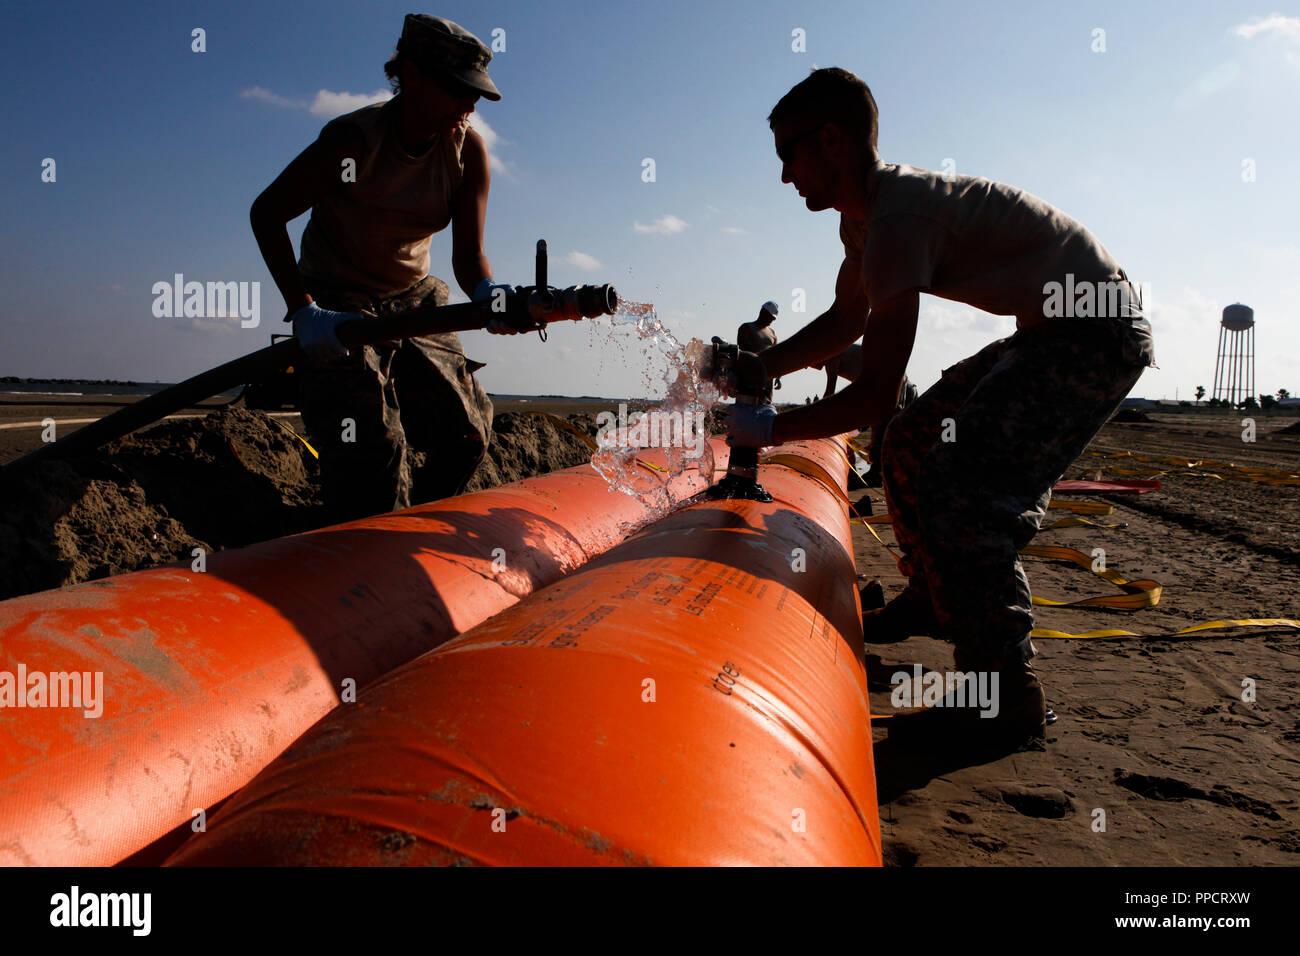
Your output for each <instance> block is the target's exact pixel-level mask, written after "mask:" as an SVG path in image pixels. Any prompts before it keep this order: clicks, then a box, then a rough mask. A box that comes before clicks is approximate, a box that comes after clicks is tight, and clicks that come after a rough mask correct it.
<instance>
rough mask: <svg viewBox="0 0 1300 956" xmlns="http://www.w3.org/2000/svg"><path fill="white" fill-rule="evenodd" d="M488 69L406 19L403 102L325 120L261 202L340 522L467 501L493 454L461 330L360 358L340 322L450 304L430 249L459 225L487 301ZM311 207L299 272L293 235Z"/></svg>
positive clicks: (266, 254) (465, 255)
mask: <svg viewBox="0 0 1300 956" xmlns="http://www.w3.org/2000/svg"><path fill="white" fill-rule="evenodd" d="M491 58H492V54H491V52H490V51H489V50H488V48H487V47H486V46H485V45H484V44H483V43H482V42H481V41H480V40H479V39H478V38H477V37H475V36H474V35H473V34H471V33H469V32H468V31H466V30H464V29H463V28H461V27H460V26H458V25H457V24H455V23H452V22H451V21H450V20H444V19H442V18H440V17H433V16H427V15H423V14H420V15H416V14H411V15H408V16H407V17H406V21H405V23H404V25H403V29H402V36H401V39H400V40H399V41H398V44H397V52H396V54H395V55H394V56H393V57H392V58H391V59H390V60H389V61H388V63H387V64H385V67H384V72H385V73H386V74H387V76H388V78H389V80H390V82H391V84H392V86H393V89H394V93H395V95H394V96H393V98H392V99H390V100H388V101H387V102H384V103H379V104H374V105H372V106H366V107H363V108H362V109H359V110H356V111H354V112H352V113H348V114H346V115H344V116H339V117H337V118H336V119H334V120H332V121H330V122H329V123H327V124H326V125H325V127H324V128H323V129H322V130H321V133H320V136H319V138H318V139H317V140H316V142H314V143H312V144H311V145H310V146H308V147H307V148H306V149H305V150H303V152H302V153H301V154H300V155H299V156H298V157H297V158H296V159H294V160H293V162H291V163H290V164H289V166H288V167H287V168H286V169H285V170H284V171H283V172H282V173H281V174H280V175H279V176H278V177H277V178H276V180H275V182H273V183H272V184H271V185H270V186H269V187H267V189H266V190H265V191H264V192H263V193H262V194H261V195H260V196H258V197H257V200H256V201H255V202H254V203H253V207H252V212H251V217H250V218H251V220H252V226H253V233H254V235H255V236H256V237H257V242H258V246H259V248H260V249H261V252H262V256H263V258H264V259H265V260H266V264H267V267H268V269H269V270H270V272H271V275H272V277H273V278H274V279H275V283H276V285H277V286H278V287H279V289H280V292H281V293H282V294H283V296H284V299H285V303H286V305H287V306H288V315H287V317H286V321H290V320H291V321H292V322H293V327H294V333H295V334H296V335H297V337H298V339H299V340H300V342H301V343H302V346H303V349H304V351H306V353H307V355H308V357H309V359H310V360H311V361H310V362H309V363H308V364H307V365H306V366H305V367H301V368H299V369H298V370H297V374H296V375H295V378H297V379H298V380H299V383H300V386H299V394H300V401H299V409H300V410H301V412H302V415H303V420H304V422H305V424H306V426H307V430H308V432H309V433H310V435H311V437H312V439H313V442H314V443H315V445H316V447H317V449H318V451H319V453H320V460H321V478H322V483H323V485H324V491H325V499H326V504H327V506H329V507H330V509H331V511H332V514H331V518H332V519H334V520H343V519H347V518H352V517H359V516H362V515H369V514H376V513H382V512H387V511H391V510H394V509H398V508H405V507H408V506H410V505H412V504H416V503H419V502H422V501H428V500H432V499H435V498H441V497H444V496H446V495H452V494H458V493H459V492H460V491H462V490H463V489H464V487H465V484H466V483H467V482H468V481H469V478H470V476H471V475H473V473H474V471H475V469H476V468H477V466H478V464H479V463H480V462H481V461H482V460H483V457H484V456H485V454H486V450H487V445H488V441H489V440H490V438H491V435H492V402H491V400H490V399H489V398H488V397H487V394H486V393H485V392H484V391H483V388H482V387H481V386H480V385H479V383H478V380H477V379H476V378H475V376H474V372H475V370H477V369H479V368H482V367H483V366H482V364H481V363H478V362H474V361H472V360H470V359H468V358H467V357H466V356H465V353H464V350H463V349H462V348H461V344H460V339H459V337H458V336H457V335H456V334H455V333H446V334H440V335H429V336H420V337H416V338H410V339H406V340H404V341H401V342H392V343H383V344H379V345H367V346H364V347H361V348H357V349H353V350H352V351H351V352H349V350H348V349H346V348H344V347H343V346H342V345H341V344H340V343H339V341H338V338H337V337H336V336H335V334H334V327H335V325H337V323H338V322H340V321H341V320H343V319H346V318H355V317H357V314H358V313H360V312H362V311H366V312H368V313H371V314H373V315H376V316H382V315H385V314H388V313H391V312H396V311H402V310H405V309H410V308H414V307H416V306H418V305H421V304H423V303H426V302H429V303H430V304H435V305H445V304H446V303H447V297H448V287H447V284H446V283H445V282H443V281H442V280H441V279H438V278H436V277H434V276H431V275H429V241H430V238H431V237H432V235H433V234H434V233H436V232H440V231H441V230H443V229H445V228H446V227H447V226H448V225H449V224H450V225H451V228H452V271H453V272H454V273H455V276H456V281H457V283H458V284H459V285H460V287H461V288H462V289H464V290H465V292H466V293H467V294H469V295H470V296H471V297H472V298H474V299H475V300H481V299H483V298H486V297H490V296H491V295H492V290H493V289H494V288H495V286H494V285H493V283H492V267H491V264H490V263H489V262H488V259H487V256H486V255H485V254H484V251H483V223H484V218H485V215H486V211H487V197H488V187H489V183H490V176H489V172H488V156H487V148H486V147H485V146H484V144H483V140H482V138H481V137H480V136H479V135H478V134H477V133H476V132H475V131H474V130H473V129H471V128H470V126H469V116H470V114H471V113H473V112H474V104H475V102H476V101H477V100H478V98H479V97H480V96H482V97H486V98H487V99H490V100H499V99H501V94H500V92H499V91H498V90H497V88H496V85H495V84H494V83H493V82H492V80H491V79H490V78H489V77H488V73H487V65H488V62H489V61H490V60H491ZM308 209H310V210H311V218H310V220H309V221H308V223H307V227H306V229H305V230H304V232H303V237H302V247H301V255H300V257H299V259H298V261H297V262H296V263H295V262H294V258H293V246H292V244H291V242H290V239H289V233H288V230H287V228H286V227H287V223H288V222H289V221H290V220H292V219H294V218H296V217H297V216H300V215H302V213H304V212H306V211H307V210H308ZM493 331H502V332H508V331H511V330H510V329H508V328H506V327H504V326H503V325H498V326H496V327H495V328H494V329H493ZM426 458H427V459H428V461H429V465H428V467H422V466H424V464H425V460H426Z"/></svg>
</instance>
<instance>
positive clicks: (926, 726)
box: [889, 648, 1048, 750]
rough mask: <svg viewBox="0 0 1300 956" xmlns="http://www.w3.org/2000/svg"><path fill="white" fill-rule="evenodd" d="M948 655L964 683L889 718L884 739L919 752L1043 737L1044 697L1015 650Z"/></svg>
mask: <svg viewBox="0 0 1300 956" xmlns="http://www.w3.org/2000/svg"><path fill="white" fill-rule="evenodd" d="M953 656H954V658H956V664H955V666H956V669H957V672H958V673H959V674H963V675H966V679H965V680H964V686H960V687H954V689H953V690H952V691H951V692H950V693H948V694H947V695H946V696H945V697H944V698H943V699H942V700H941V701H940V702H939V703H938V704H936V705H934V706H931V707H927V708H925V709H924V710H921V711H918V712H916V713H909V714H902V715H899V716H896V717H891V718H890V719H889V739H890V741H892V742H893V743H895V744H902V745H905V746H909V747H913V746H914V747H917V748H918V749H924V750H952V749H961V750H980V749H998V750H1014V749H1016V748H1017V747H1020V746H1021V745H1023V744H1026V743H1028V742H1030V741H1031V740H1035V739H1039V738H1042V737H1043V736H1044V734H1045V733H1046V729H1047V714H1048V710H1047V698H1046V697H1045V696H1044V694H1043V687H1042V685H1041V684H1040V683H1039V682H1038V676H1037V675H1036V674H1035V673H1034V669H1033V668H1032V667H1031V666H1030V665H1029V662H1028V661H1027V660H1023V659H1022V658H1021V656H1020V654H1019V653H1018V652H1012V653H1010V654H1009V655H1008V657H1007V658H1004V659H1003V660H1001V661H993V662H991V661H989V660H988V659H987V658H984V659H983V660H981V659H979V658H977V657H976V656H974V655H971V654H963V653H962V651H961V649H960V648H959V649H958V650H957V651H956V653H954V655H953ZM971 675H974V676H973V677H972V676H971ZM981 691H982V692H983V693H981ZM986 715H987V716H986Z"/></svg>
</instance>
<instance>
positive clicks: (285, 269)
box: [251, 212, 311, 315]
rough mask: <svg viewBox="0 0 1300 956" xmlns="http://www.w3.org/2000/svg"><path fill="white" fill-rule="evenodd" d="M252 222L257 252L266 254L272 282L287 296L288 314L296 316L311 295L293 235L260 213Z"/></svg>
mask: <svg viewBox="0 0 1300 956" xmlns="http://www.w3.org/2000/svg"><path fill="white" fill-rule="evenodd" d="M251 221H252V225H253V236H254V237H255V238H256V239H257V248H258V249H260V250H261V252H262V259H263V260H264V261H265V262H266V267H267V269H269V270H270V272H271V278H272V279H273V280H275V286H276V288H277V289H279V290H280V295H282V296H284V304H285V307H286V308H287V309H288V313H287V314H288V315H293V313H295V312H297V311H298V310H299V309H301V308H302V307H303V306H304V305H306V304H307V303H309V302H310V301H311V296H310V295H308V294H307V289H306V288H305V287H304V285H303V282H302V274H301V273H300V272H299V271H298V263H297V262H296V261H294V258H293V243H292V242H291V241H290V239H289V231H288V230H287V229H286V228H285V225H284V223H277V222H275V221H274V220H268V219H266V218H265V217H262V216H258V215H257V213H256V212H254V213H253V215H252V216H251Z"/></svg>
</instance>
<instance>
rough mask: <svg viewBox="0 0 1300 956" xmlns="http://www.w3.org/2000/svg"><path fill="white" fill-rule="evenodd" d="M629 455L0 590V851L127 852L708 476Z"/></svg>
mask: <svg viewBox="0 0 1300 956" xmlns="http://www.w3.org/2000/svg"><path fill="white" fill-rule="evenodd" d="M714 446H715V454H716V455H717V456H718V459H719V461H720V463H721V464H724V465H725V457H726V446H725V445H723V444H722V443H721V441H719V440H715V442H714ZM644 457H645V459H646V460H648V461H650V462H658V463H660V464H663V463H664V455H663V452H654V451H650V452H646V453H645V455H644ZM635 472H636V474H637V477H636V479H635V481H637V482H640V483H642V484H643V485H644V487H643V488H642V489H641V490H643V491H644V492H645V494H644V495H642V496H641V497H639V498H638V497H634V496H630V495H626V494H620V493H617V492H612V491H610V490H609V488H608V485H607V484H606V482H605V480H604V479H603V478H601V477H600V475H598V474H597V473H596V472H595V471H594V470H593V469H592V468H591V467H590V466H589V465H584V466H581V467H578V468H571V469H568V470H567V471H562V472H554V473H552V474H549V475H542V476H540V477H537V478H532V479H528V480H526V481H521V482H517V483H515V484H512V485H506V486H503V487H500V488H494V489H491V490H489V491H483V492H478V493H475V494H470V495H462V496H460V497H458V498H450V499H445V500H443V501H439V502H436V503H433V504H427V505H421V506H419V507H415V508H411V509H409V510H406V511H400V512H394V513H392V514H386V515H379V516H377V517H374V518H367V519H365V520H362V521H354V522H351V523H349V524H344V525H338V526H336V527H332V528H325V529H323V530H320V531H315V532H311V533H309V534H303V535H296V536H293V537H287V538H279V539H276V540H274V541H268V542H265V543H263V544H259V545H255V546H252V547H248V548H242V549H239V550H234V551H226V552H221V553H218V554H213V555H210V556H207V557H206V559H205V560H206V567H205V569H203V570H197V569H196V567H197V562H198V559H196V563H195V564H179V565H172V566H169V567H165V568H157V569H153V570H149V571H140V572H136V573H132V574H124V575H121V576H119V577H114V578H110V579H108V580H104V581H94V582H90V583H87V584H82V585H77V586H75V587H69V588H63V589H60V590H57V591H47V592H44V593H42V594H33V595H28V596H26V597H21V598H15V599H13V600H9V601H5V602H3V603H0V865H18V864H35V865H46V866H49V865H57V866H69V865H95V866H104V865H111V864H113V863H117V862H119V861H121V860H123V859H124V858H126V857H128V856H130V855H131V854H133V853H136V852H137V851H139V850H141V848H143V847H146V846H148V845H149V844H150V843H151V842H153V841H155V840H157V839H158V838H159V837H161V836H163V835H164V834H167V833H168V832H169V831H171V830H172V829H173V828H175V827H178V826H181V825H184V824H188V823H189V821H190V820H191V819H192V818H194V817H195V816H196V813H197V811H199V810H204V811H205V812H206V810H208V809H210V808H211V807H212V806H213V804H214V803H216V802H217V801H219V800H221V799H222V798H224V797H226V796H228V795H229V794H231V793H233V792H234V791H235V790H237V789H238V788H239V787H241V786H243V785H244V784H245V783H247V782H248V781H249V780H251V779H252V778H253V776H254V775H255V774H256V773H257V772H258V771H259V770H261V769H262V768H263V767H265V766H266V765H267V764H268V763H269V762H270V761H271V760H272V759H273V758H274V757H276V756H277V755H278V754H279V753H281V752H282V751H283V750H284V749H285V747H287V746H288V745H289V743H290V742H291V741H293V740H294V739H295V738H296V737H297V736H298V735H299V734H301V733H302V732H303V731H304V730H306V729H307V728H308V727H310V726H311V725H312V724H313V723H314V722H315V721H317V720H319V719H320V718H321V717H322V716H324V715H325V714H327V713H328V712H329V711H330V710H331V708H333V707H334V706H335V705H336V704H337V703H338V702H339V701H340V700H341V699H349V698H352V697H353V696H354V694H353V693H351V692H352V691H354V690H355V689H359V688H361V687H364V686H365V685H366V684H368V683H370V682H372V681H374V680H375V679H376V678H378V677H381V676H382V675H384V674H386V673H388V672H389V671H390V670H392V669H393V668H394V667H397V666H398V665H399V664H403V663H405V662H406V661H409V660H412V659H413V658H415V657H417V656H419V655H420V654H422V653H424V652H425V651H427V650H429V649H430V648H434V647H437V646H438V645H440V644H442V643H443V642H444V641H446V640H448V639H449V638H452V637H454V636H455V635H457V634H460V633H461V632H463V631H465V630H466V629H468V628H471V627H473V626H474V625H476V624H478V623H480V622H481V621H484V620H486V619H487V618H489V617H491V616H492V615H493V614H496V613H497V612H498V611H501V610H502V609H504V608H507V607H509V606H510V605H512V604H514V603H515V602H516V601H518V600H519V599H520V598H521V597H523V596H524V595H527V594H530V593H532V592H533V591H534V590H536V589H539V588H541V587H544V586H545V585H547V584H550V583H551V582H553V581H555V580H557V579H559V578H560V577H561V576H562V575H564V574H566V573H568V572H569V571H572V570H573V569H574V568H576V567H579V566H580V565H582V564H583V563H584V562H586V561H588V560H589V559H590V558H592V557H593V556H595V555H597V554H600V553H602V552H604V551H606V550H608V549H609V548H610V547H612V546H613V545H615V544H617V543H618V542H619V541H622V540H623V539H624V538H625V537H626V536H627V534H628V533H629V532H630V531H633V530H635V529H636V528H639V527H641V526H643V525H644V524H646V523H647V522H648V521H650V520H652V518H653V517H654V516H655V512H654V510H653V509H652V508H651V506H650V505H649V504H648V503H647V502H650V501H654V500H656V499H659V500H663V499H664V498H665V497H666V499H667V500H669V501H671V502H674V503H676V502H680V501H683V500H685V499H686V498H688V497H689V496H690V495H692V494H695V493H697V492H699V491H701V490H703V489H704V488H705V487H706V486H707V484H708V482H707V481H706V479H705V478H704V477H702V476H701V475H700V474H699V473H698V472H696V471H689V472H686V473H683V474H681V475H678V476H677V477H674V478H672V479H671V480H669V479H668V478H667V477H666V473H665V472H663V471H654V470H652V469H649V468H637V469H635ZM200 557H201V556H200ZM20 691H21V693H19V692H20ZM74 692H75V693H74ZM162 855H165V854H161V855H160V857H159V858H160V859H161V856H162Z"/></svg>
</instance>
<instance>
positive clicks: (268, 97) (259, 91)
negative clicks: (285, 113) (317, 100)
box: [239, 86, 307, 109]
mask: <svg viewBox="0 0 1300 956" xmlns="http://www.w3.org/2000/svg"><path fill="white" fill-rule="evenodd" d="M239 95H240V96H242V97H244V98H245V99H249V100H260V101H261V102H263V103H270V104H271V105H272V106H287V107H290V108H292V109H303V108H304V107H306V105H307V104H306V103H304V102H303V101H302V100H291V99H289V98H288V97H287V96H281V95H280V94H279V93H272V92H271V91H270V90H268V89H266V88H265V87H261V86H251V87H249V88H248V89H246V90H240V92H239Z"/></svg>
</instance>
